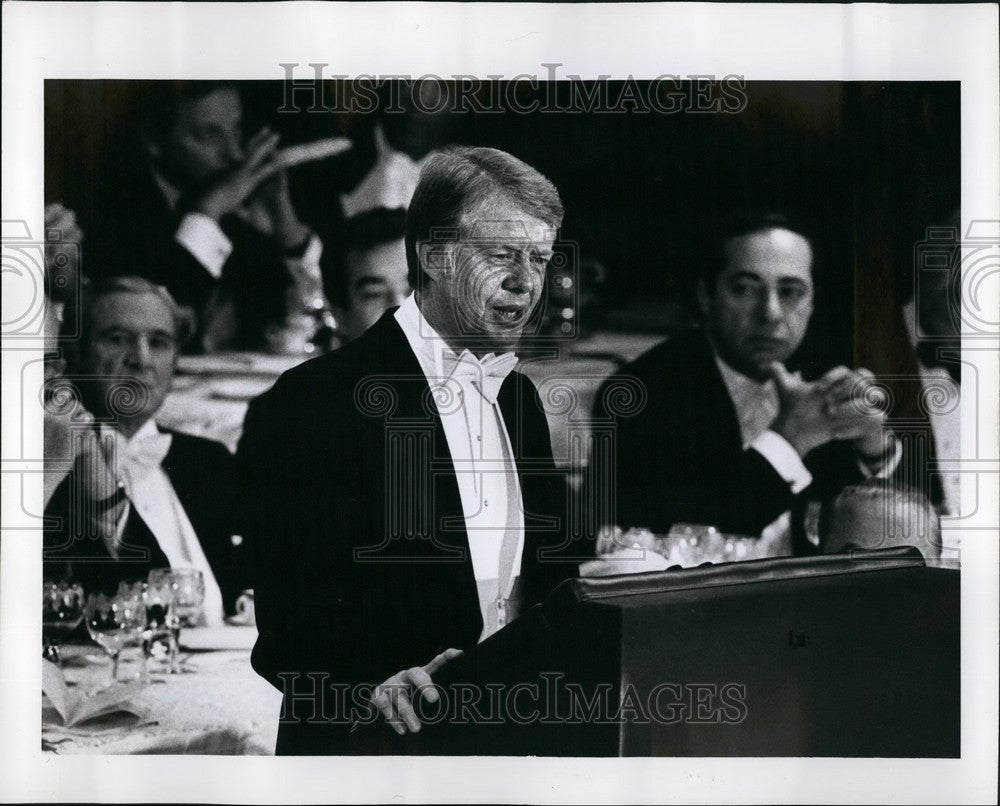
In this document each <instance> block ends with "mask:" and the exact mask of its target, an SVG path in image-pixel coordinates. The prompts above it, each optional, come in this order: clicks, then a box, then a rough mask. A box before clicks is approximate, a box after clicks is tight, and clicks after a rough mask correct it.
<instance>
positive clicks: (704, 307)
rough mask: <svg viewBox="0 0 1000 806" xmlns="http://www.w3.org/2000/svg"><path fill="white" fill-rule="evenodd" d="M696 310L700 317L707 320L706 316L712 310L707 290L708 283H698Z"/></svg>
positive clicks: (702, 281)
mask: <svg viewBox="0 0 1000 806" xmlns="http://www.w3.org/2000/svg"><path fill="white" fill-rule="evenodd" d="M697 294H698V310H700V311H701V315H702V316H703V317H705V319H708V318H709V317H708V315H709V313H710V312H711V310H712V294H711V293H710V292H709V290H708V283H706V282H705V281H704V280H699V281H698V289H697Z"/></svg>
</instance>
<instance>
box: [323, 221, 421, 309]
mask: <svg viewBox="0 0 1000 806" xmlns="http://www.w3.org/2000/svg"><path fill="white" fill-rule="evenodd" d="M405 234H406V209H405V208H403V207H396V208H393V209H389V208H388V207H375V208H373V209H371V210H366V211H365V212H363V213H359V214H358V215H356V216H354V217H353V218H349V219H347V221H345V222H344V229H343V240H342V243H343V249H342V250H341V254H340V255H339V256H338V258H337V260H336V264H337V265H335V266H332V267H331V270H330V271H329V275H328V276H329V277H330V280H329V281H328V282H327V284H326V292H327V294H329V296H330V301H331V302H332V303H333V304H334V305H340V306H341V307H344V308H346V307H348V305H349V304H350V295H349V291H350V288H349V287H350V282H351V264H350V255H351V253H352V252H363V251H365V250H367V249H373V248H374V247H376V246H380V245H381V244H384V243H391V242H393V241H398V240H399V239H400V238H402V237H403V236H404V235H405Z"/></svg>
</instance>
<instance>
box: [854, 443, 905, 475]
mask: <svg viewBox="0 0 1000 806" xmlns="http://www.w3.org/2000/svg"><path fill="white" fill-rule="evenodd" d="M892 444H893V454H892V458H891V459H890V460H889V461H888V462H881V463H880V464H881V467H879V469H878V470H877V471H875V470H873V469H872V466H871V465H869V464H868V463H867V462H866V461H865V460H864V459H862V458H861V457H860V456H859V457H858V467H860V468H861V472H862V474H864V477H865V478H868V479H870V478H871V477H872V476H874V477H875V478H877V479H884V478H888V477H889V476H891V475H892V474H893V473H895V472H896V468H897V467H899V463H900V461H901V460H902V458H903V444H902V443H901V442H900V441H899V440H898V439H893V441H892Z"/></svg>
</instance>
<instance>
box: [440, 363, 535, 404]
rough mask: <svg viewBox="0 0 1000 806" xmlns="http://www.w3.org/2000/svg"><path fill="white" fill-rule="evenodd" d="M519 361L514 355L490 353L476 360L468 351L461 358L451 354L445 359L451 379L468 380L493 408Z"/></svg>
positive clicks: (445, 368)
mask: <svg viewBox="0 0 1000 806" xmlns="http://www.w3.org/2000/svg"><path fill="white" fill-rule="evenodd" d="M517 361H518V358H517V356H516V355H514V353H503V354H502V355H494V354H493V353H489V354H488V355H485V356H483V357H482V358H476V357H475V356H474V355H473V354H472V353H470V352H469V351H468V350H463V351H462V354H461V355H459V356H455V355H454V354H451V355H446V356H445V357H444V370H445V373H446V374H447V376H448V378H449V379H451V378H454V379H455V380H461V379H463V378H464V379H467V380H468V381H469V383H470V384H471V385H472V386H473V387H474V388H475V389H476V391H477V392H479V394H481V395H482V396H483V398H484V399H485V400H486V402H487V403H489V404H490V405H491V406H492V405H494V404H495V403H496V402H497V395H498V394H499V393H500V387H501V386H502V385H503V382H504V379H505V378H506V377H507V376H508V375H509V374H510V372H511V370H512V369H514V367H515V366H517Z"/></svg>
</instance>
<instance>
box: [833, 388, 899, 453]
mask: <svg viewBox="0 0 1000 806" xmlns="http://www.w3.org/2000/svg"><path fill="white" fill-rule="evenodd" d="M825 396H826V404H825V410H826V413H827V416H828V417H829V418H830V422H831V428H832V431H833V434H834V437H835V438H836V439H843V440H847V441H850V442H852V443H853V444H854V447H855V449H856V450H857V452H858V453H859V454H860V455H861V457H862V458H864V459H867V460H870V461H875V460H879V459H882V457H883V455H884V453H885V450H886V446H887V440H888V439H889V434H888V432H887V430H886V427H885V417H886V409H887V404H888V399H887V397H886V395H885V393H884V392H883V391H882V389H880V388H879V386H878V385H877V383H876V382H875V376H874V374H872V373H871V372H869V371H868V370H867V369H857V370H854V371H853V372H851V371H847V373H846V374H842V376H841V377H840V378H839V379H838V380H837V382H836V383H833V384H831V385H830V386H829V387H828V388H827V390H826V393H825Z"/></svg>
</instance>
